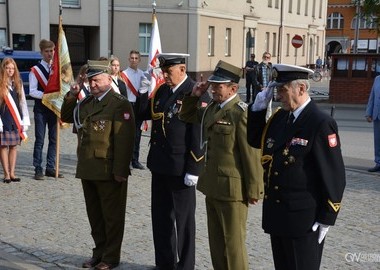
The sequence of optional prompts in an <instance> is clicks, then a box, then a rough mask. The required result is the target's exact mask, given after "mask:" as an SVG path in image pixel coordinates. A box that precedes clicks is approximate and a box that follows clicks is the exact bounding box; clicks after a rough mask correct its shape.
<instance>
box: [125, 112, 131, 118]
mask: <svg viewBox="0 0 380 270" xmlns="http://www.w3.org/2000/svg"><path fill="white" fill-rule="evenodd" d="M123 117H124V120H129V119H130V118H131V114H130V113H128V112H125V113H124V114H123Z"/></svg>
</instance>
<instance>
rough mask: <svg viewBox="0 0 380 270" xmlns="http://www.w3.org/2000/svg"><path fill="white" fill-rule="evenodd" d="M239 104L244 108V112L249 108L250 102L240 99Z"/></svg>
mask: <svg viewBox="0 0 380 270" xmlns="http://www.w3.org/2000/svg"><path fill="white" fill-rule="evenodd" d="M237 105H238V106H239V107H240V108H241V109H242V111H243V112H245V111H246V110H247V108H248V104H247V103H245V102H244V101H239V102H238V103H237Z"/></svg>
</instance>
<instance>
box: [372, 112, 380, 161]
mask: <svg viewBox="0 0 380 270" xmlns="http://www.w3.org/2000/svg"><path fill="white" fill-rule="evenodd" d="M373 135H374V147H375V163H376V164H377V165H380V120H379V119H378V118H376V119H373Z"/></svg>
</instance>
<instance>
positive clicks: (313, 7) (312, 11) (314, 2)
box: [311, 0, 317, 18]
mask: <svg viewBox="0 0 380 270" xmlns="http://www.w3.org/2000/svg"><path fill="white" fill-rule="evenodd" d="M316 4H317V3H316V0H313V6H312V7H311V16H312V17H313V18H315V5H316Z"/></svg>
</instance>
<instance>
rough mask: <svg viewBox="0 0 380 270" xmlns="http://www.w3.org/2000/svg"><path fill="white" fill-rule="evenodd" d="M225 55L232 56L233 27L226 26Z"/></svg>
mask: <svg viewBox="0 0 380 270" xmlns="http://www.w3.org/2000/svg"><path fill="white" fill-rule="evenodd" d="M224 55H225V56H231V28H226V36H225V38H224Z"/></svg>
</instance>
